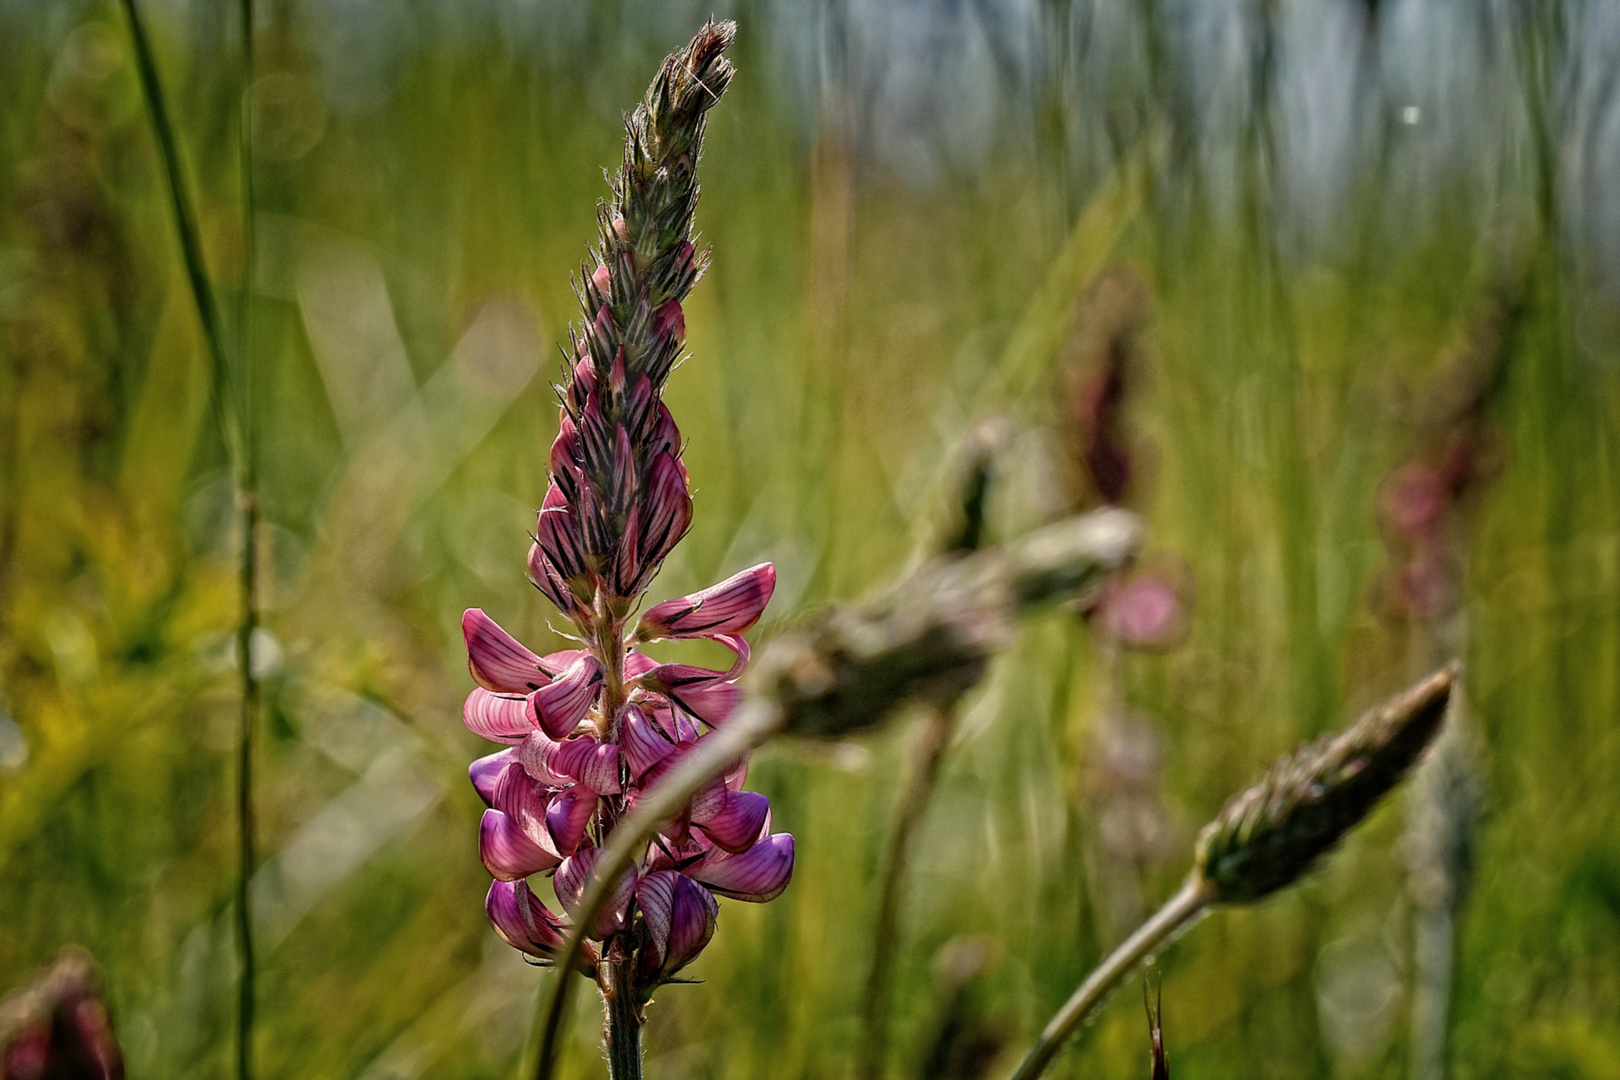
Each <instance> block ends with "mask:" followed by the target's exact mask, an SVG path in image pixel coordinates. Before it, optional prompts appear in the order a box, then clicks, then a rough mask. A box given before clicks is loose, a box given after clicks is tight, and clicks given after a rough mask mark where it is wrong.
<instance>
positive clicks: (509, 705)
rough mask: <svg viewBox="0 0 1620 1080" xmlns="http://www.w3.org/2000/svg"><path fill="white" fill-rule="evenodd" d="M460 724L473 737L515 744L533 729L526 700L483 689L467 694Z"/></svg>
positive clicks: (475, 689)
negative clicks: (465, 727) (463, 725)
mask: <svg viewBox="0 0 1620 1080" xmlns="http://www.w3.org/2000/svg"><path fill="white" fill-rule="evenodd" d="M461 722H462V723H463V724H466V725H467V730H468V731H470V732H472V733H473V734H474V735H478V736H480V737H482V738H485V739H488V740H489V741H490V742H501V743H511V744H513V745H515V744H517V743H520V742H522V741H523V738H524V736H526V735H527V734H529V732H531V731H533V730H534V724H533V723H531V722H530V720H529V703H528V702H527V701H526V700H524V699H523V698H521V697H516V696H514V695H511V694H492V693H490V692H489V691H488V690H485V689H484V688H483V687H481V686H479V687H475V688H474V689H473V691H472V693H470V694H468V695H467V701H466V703H465V704H464V705H462V707H461Z"/></svg>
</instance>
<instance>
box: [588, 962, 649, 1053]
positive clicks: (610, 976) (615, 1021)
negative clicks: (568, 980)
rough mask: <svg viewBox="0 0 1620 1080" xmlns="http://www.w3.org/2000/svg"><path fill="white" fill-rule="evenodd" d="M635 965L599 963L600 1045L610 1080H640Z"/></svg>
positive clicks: (639, 1040) (639, 1024) (638, 1015)
mask: <svg viewBox="0 0 1620 1080" xmlns="http://www.w3.org/2000/svg"><path fill="white" fill-rule="evenodd" d="M633 963H634V961H631V960H624V961H619V962H615V961H610V960H604V961H602V966H601V973H600V975H599V976H598V978H599V979H600V980H601V982H602V1003H603V1013H604V1015H605V1017H606V1019H605V1020H604V1022H603V1027H602V1041H603V1043H604V1044H605V1045H606V1046H607V1057H608V1077H609V1080H641V1016H640V1013H639V1010H638V1009H637V1007H636V984H635V973H634V971H632V970H631V968H632V965H633Z"/></svg>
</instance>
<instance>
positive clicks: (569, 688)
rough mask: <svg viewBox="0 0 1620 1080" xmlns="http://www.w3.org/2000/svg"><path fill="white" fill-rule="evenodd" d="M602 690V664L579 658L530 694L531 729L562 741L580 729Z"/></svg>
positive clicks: (529, 713)
mask: <svg viewBox="0 0 1620 1080" xmlns="http://www.w3.org/2000/svg"><path fill="white" fill-rule="evenodd" d="M601 689H602V662H601V661H600V660H598V659H597V658H596V657H594V656H590V655H585V656H581V657H580V658H579V659H578V660H575V661H574V662H573V663H572V664H570V665H568V667H567V668H566V669H565V670H564V671H563V673H562V674H560V675H558V676H557V677H556V678H555V679H554V680H552V681H551V682H550V683H548V684H546V685H545V686H542V687H541V688H540V689H538V690H536V691H535V692H534V693H532V694H530V695H529V700H528V711H529V712H528V715H529V720H530V721H531V723H530V725H529V726H530V729H531V730H532V729H533V728H536V727H538V728H540V729H541V730H543V731H544V732H545V733H546V734H547V735H550V736H551V737H552V738H553V739H561V738H564V737H565V736H567V735H569V734H571V733H572V732H573V730H574V729H575V728H576V727H578V726H579V722H580V721H581V720H583V719H584V718H585V714H586V713H587V712H589V711H590V708H591V704H592V703H593V702H594V701H595V700H596V695H597V692H598V691H600V690H601ZM525 734H527V732H525Z"/></svg>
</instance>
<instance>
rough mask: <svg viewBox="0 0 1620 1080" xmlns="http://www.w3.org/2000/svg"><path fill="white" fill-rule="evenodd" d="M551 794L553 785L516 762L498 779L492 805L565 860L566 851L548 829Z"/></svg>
mask: <svg viewBox="0 0 1620 1080" xmlns="http://www.w3.org/2000/svg"><path fill="white" fill-rule="evenodd" d="M551 796H552V789H551V788H550V786H548V785H546V784H542V783H541V782H540V781H538V780H534V779H532V778H530V776H529V774H528V773H526V772H524V771H523V765H522V764H521V763H514V764H512V765H508V766H507V767H506V771H505V772H503V773H501V775H500V777H499V778H498V779H497V780H496V781H495V798H494V801H493V803H492V804H491V805H492V806H493V808H494V809H496V810H499V811H500V812H501V813H503V814H505V815H506V816H507V817H508V818H510V819H511V820H512V822H513V824H515V825H516V826H517V827H518V828H519V829H521V830H522V832H523V835H524V836H527V837H528V838H529V839H530V840H533V841H534V842H535V843H536V844H539V845H540V847H542V848H544V849H545V850H546V851H547V852H548V853H549V854H550V855H551V856H552V857H553V858H557V859H561V858H562V857H563V855H564V854H566V852H561V851H558V850H556V848H555V846H554V845H553V844H552V842H551V834H550V833H548V832H547V831H546V809H547V807H548V806H550V804H551Z"/></svg>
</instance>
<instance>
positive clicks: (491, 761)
mask: <svg viewBox="0 0 1620 1080" xmlns="http://www.w3.org/2000/svg"><path fill="white" fill-rule="evenodd" d="M517 759H518V756H517V750H516V749H515V748H513V747H508V748H507V749H505V750H497V751H495V752H494V753H493V754H490V755H489V756H488V757H481V758H479V759H478V760H477V761H475V762H473V763H472V764H471V765H469V766H467V778H468V779H469V780H471V781H472V786H473V790H474V791H476V792H478V797H479V798H480V799H483V800H484V805H485V806H494V805H495V784H496V781H498V780H499V779H500V777H501V772H502V771H503V770H504V769H505V768H506V767H507V766H508V765H513V764H516V763H517Z"/></svg>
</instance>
